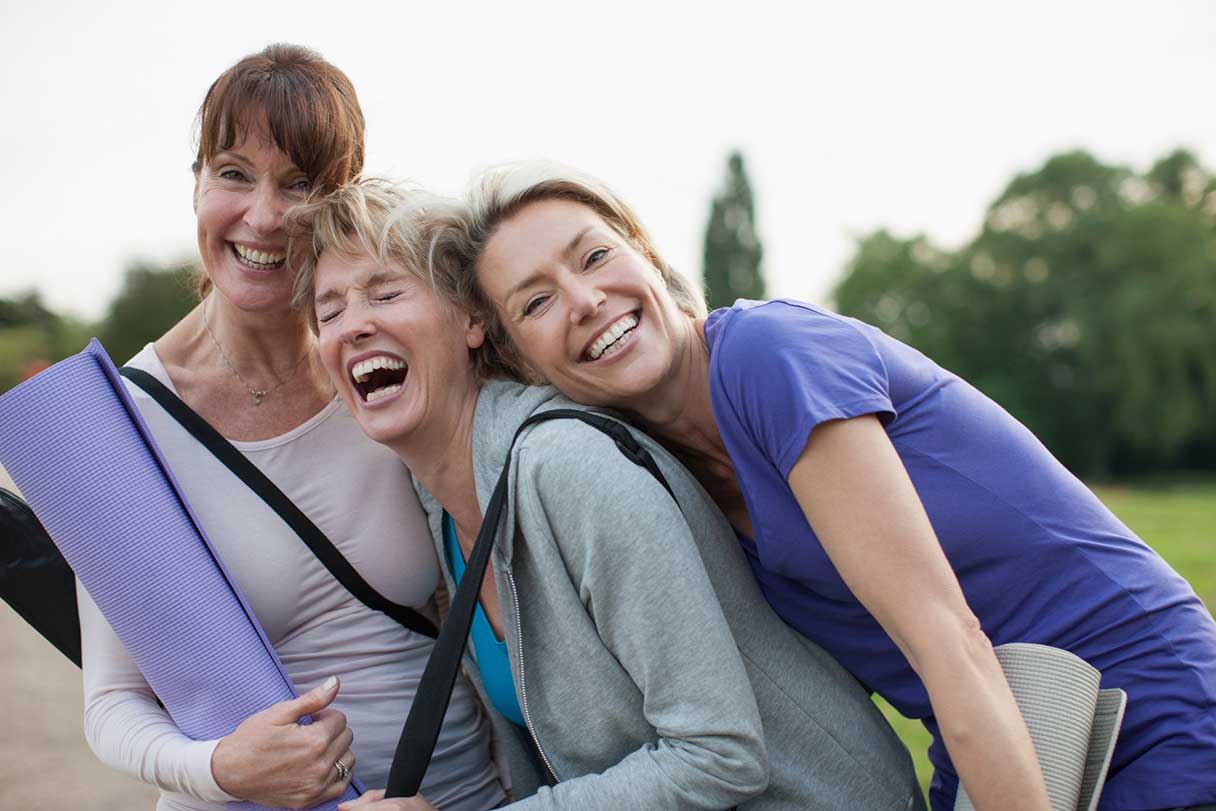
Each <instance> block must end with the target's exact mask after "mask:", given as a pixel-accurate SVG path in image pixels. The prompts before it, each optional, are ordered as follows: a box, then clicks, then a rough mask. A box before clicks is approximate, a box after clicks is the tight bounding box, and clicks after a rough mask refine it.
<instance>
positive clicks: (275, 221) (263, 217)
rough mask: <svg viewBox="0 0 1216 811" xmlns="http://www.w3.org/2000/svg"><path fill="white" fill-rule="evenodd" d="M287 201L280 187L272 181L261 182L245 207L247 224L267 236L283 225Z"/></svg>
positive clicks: (259, 233) (261, 234)
mask: <svg viewBox="0 0 1216 811" xmlns="http://www.w3.org/2000/svg"><path fill="white" fill-rule="evenodd" d="M286 210H287V205H286V201H285V200H284V199H283V195H282V194H281V193H280V192H279V189H278V188H277V187H275V186H274V185H273V184H270V183H259V184H258V185H257V187H255V188H254V190H253V197H252V199H250V201H249V206H248V208H246V209H245V224H246V225H248V226H249V227H250V228H252V229H253V231H254V233H255V234H258V235H259V236H267V235H269V234H273V233H274V232H276V231H278V230H279V229H280V228H281V227H282V226H283V213H284V212H285V211H286Z"/></svg>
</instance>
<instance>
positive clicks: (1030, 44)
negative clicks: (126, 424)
mask: <svg viewBox="0 0 1216 811" xmlns="http://www.w3.org/2000/svg"><path fill="white" fill-rule="evenodd" d="M0 9H2V10H0V105H2V109H3V110H4V113H3V117H4V122H5V126H4V127H3V128H2V130H0V156H2V157H3V160H0V182H2V183H3V187H4V190H5V194H4V195H3V196H2V197H0V228H3V229H4V233H5V236H6V239H5V243H6V246H7V250H6V252H5V255H4V257H3V259H2V260H0V391H4V390H7V389H8V388H9V387H11V386H13V385H15V384H17V383H18V382H19V381H20V380H22V379H23V378H25V377H28V376H29V375H31V374H34V373H36V372H37V371H38V370H39V369H41V368H44V367H45V366H46V365H47V364H50V363H53V362H54V361H56V360H58V359H60V358H62V357H64V356H65V355H67V354H71V353H74V352H76V351H78V350H79V349H80V348H81V347H82V346H83V345H84V344H85V342H86V341H87V340H88V338H89V337H91V336H94V335H96V336H98V337H100V338H101V340H102V342H103V343H104V345H105V346H106V347H107V349H109V351H110V353H111V354H112V355H113V356H114V357H115V358H116V359H117V360H119V361H122V360H125V359H126V358H127V357H129V356H130V355H132V354H134V352H135V351H137V350H138V349H139V348H140V347H141V346H142V345H143V344H144V343H145V342H147V341H149V340H152V339H153V338H155V337H157V336H158V335H159V334H160V333H161V332H163V331H164V329H165V328H167V327H168V326H169V325H170V324H172V323H173V322H175V321H176V320H177V319H178V318H179V317H180V316H181V314H183V313H184V312H185V311H186V310H187V309H189V308H190V307H191V306H192V305H193V298H192V294H191V293H190V288H189V285H188V283H187V282H186V279H187V278H188V276H189V269H190V267H191V266H192V264H193V262H194V261H195V254H196V248H195V245H194V220H193V212H192V210H191V193H192V188H193V176H192V175H191V173H190V170H189V166H190V163H191V161H192V160H193V156H194V144H193V134H194V133H193V128H192V123H193V117H194V113H195V111H196V109H197V107H198V104H199V103H200V102H201V101H202V97H203V94H204V93H205V91H206V89H207V87H208V86H209V84H210V83H211V81H212V80H213V79H214V78H215V77H216V76H217V75H218V74H219V73H220V72H221V71H222V70H224V69H225V68H226V67H228V66H229V65H230V64H232V63H233V62H235V61H236V60H237V59H239V58H240V57H242V56H244V55H245V54H247V53H250V52H253V51H257V50H259V49H261V48H262V47H264V46H265V45H266V44H268V43H269V42H274V41H288V42H296V43H300V44H305V45H308V46H310V47H312V48H314V49H316V50H318V51H319V52H321V54H322V55H324V56H325V57H326V58H328V59H330V60H331V61H332V62H334V63H335V64H336V65H338V66H339V67H340V68H342V69H343V70H344V71H345V72H346V73H347V74H348V75H349V76H350V78H351V80H352V81H353V83H354V85H355V87H356V88H357V90H358V92H359V96H360V100H361V102H362V104H363V108H364V112H365V114H366V117H367V123H368V160H367V173H369V174H375V175H382V176H387V177H391V178H395V179H408V180H411V181H414V182H416V183H419V184H422V185H424V186H427V187H430V188H432V189H434V190H436V191H440V192H445V193H452V194H455V193H459V192H460V191H461V190H462V189H463V188H464V186H465V185H466V183H467V182H468V181H469V180H470V179H471V178H472V177H473V176H475V174H476V173H477V172H478V171H479V170H480V169H483V168H485V167H487V166H490V165H493V164H495V163H498V162H502V161H507V160H516V159H520V158H532V157H547V158H552V159H556V160H560V161H563V162H567V163H570V164H573V165H576V166H579V167H580V168H583V169H585V170H587V171H590V172H592V173H593V174H596V175H598V176H600V177H602V178H603V179H605V180H607V181H608V182H609V183H610V184H611V185H612V186H614V187H615V188H616V189H617V190H618V191H619V192H620V193H621V194H622V195H623V196H624V197H625V198H626V199H628V200H630V201H631V202H632V203H633V204H634V205H635V206H636V208H637V209H638V211H639V212H640V214H641V216H642V218H643V220H644V221H645V222H646V223H647V224H648V225H649V227H650V229H651V232H652V235H653V236H654V238H655V240H656V242H657V244H658V245H659V246H660V248H661V250H662V251H663V253H664V255H665V258H666V259H667V260H668V261H669V262H671V263H672V264H673V265H675V266H676V267H677V268H678V269H680V270H682V271H683V272H684V273H685V274H686V275H688V276H689V277H690V278H695V279H697V280H699V281H700V282H701V283H702V284H703V286H704V287H705V288H706V290H707V295H708V296H709V298H710V301H711V304H712V305H717V306H720V305H722V304H726V303H730V302H731V301H733V300H734V298H736V297H740V296H743V297H750V298H762V297H763V298H771V297H778V296H789V297H794V298H800V299H804V300H809V301H812V302H816V303H820V304H824V305H827V306H829V307H832V308H834V309H836V310H838V311H840V312H843V313H846V314H848V315H853V316H856V317H858V318H861V319H863V320H866V321H869V322H871V323H873V324H876V325H878V326H880V327H882V328H883V329H884V330H886V331H888V332H889V333H890V334H892V335H894V336H895V337H897V338H899V339H901V340H904V341H906V342H908V343H910V344H912V345H913V346H916V347H917V348H919V349H921V350H922V351H924V352H925V353H926V354H928V355H929V356H931V357H932V358H934V359H935V360H937V361H938V362H939V363H941V364H942V365H943V366H945V367H947V368H949V369H951V370H952V371H955V372H957V373H959V374H960V375H962V376H963V377H965V378H966V379H968V380H970V381H971V382H972V383H973V384H975V385H976V386H978V387H979V388H980V389H982V390H983V391H984V392H986V393H987V394H988V395H990V396H991V397H993V398H994V399H996V400H997V401H998V402H1000V403H1001V404H1002V405H1004V406H1005V408H1007V409H1008V410H1009V411H1010V412H1012V413H1013V414H1014V415H1015V416H1016V417H1018V418H1019V419H1020V420H1022V421H1023V422H1025V423H1026V424H1027V425H1028V426H1029V427H1030V428H1031V429H1032V430H1034V431H1035V432H1036V433H1037V435H1038V436H1039V437H1040V438H1041V439H1042V440H1043V441H1044V443H1045V444H1047V446H1048V447H1049V448H1050V449H1051V450H1052V451H1053V452H1054V453H1055V454H1056V455H1057V456H1058V457H1059V458H1060V459H1061V460H1062V461H1063V462H1064V463H1065V464H1066V465H1068V466H1069V467H1070V468H1071V469H1072V470H1073V471H1074V472H1076V473H1077V474H1078V475H1080V476H1081V477H1082V478H1084V479H1085V480H1086V481H1087V482H1089V483H1091V485H1093V486H1094V488H1095V490H1097V492H1098V493H1099V495H1100V496H1101V497H1102V498H1103V499H1104V500H1105V501H1106V502H1107V503H1108V505H1110V506H1111V507H1112V509H1114V511H1115V512H1116V513H1117V514H1118V515H1119V516H1120V517H1121V518H1123V520H1124V521H1125V522H1127V523H1128V524H1129V525H1130V526H1132V528H1133V529H1135V530H1136V531H1137V532H1139V533H1140V535H1141V536H1142V537H1143V538H1145V540H1146V541H1148V542H1149V543H1150V544H1151V545H1153V546H1154V547H1155V548H1156V549H1158V551H1160V552H1161V553H1162V554H1163V555H1164V556H1165V557H1166V558H1167V559H1168V560H1169V561H1170V562H1171V563H1172V564H1173V565H1174V566H1175V567H1176V568H1177V569H1178V570H1179V571H1181V572H1182V573H1183V574H1184V575H1185V576H1186V577H1188V579H1190V580H1191V582H1192V583H1193V584H1194V585H1195V587H1196V590H1197V591H1198V592H1199V593H1200V595H1201V596H1202V597H1203V598H1204V599H1205V601H1206V602H1207V603H1208V605H1209V607H1210V606H1212V605H1214V604H1216V603H1214V601H1216V552H1214V550H1213V543H1212V540H1213V538H1212V529H1211V528H1212V527H1216V352H1214V351H1213V349H1214V348H1216V175H1214V174H1213V167H1216V106H1214V105H1212V104H1211V102H1210V99H1211V84H1212V80H1213V77H1214V76H1216V49H1214V48H1213V47H1212V44H1213V43H1214V42H1216V6H1213V5H1211V4H1210V3H1208V2H1204V1H1203V0H1193V1H1192V2H1186V1H1185V0H1180V1H1179V2H1172V3H1168V4H1156V5H1153V6H1152V7H1150V6H1147V5H1145V4H1142V3H1133V2H1123V1H1122V0H1119V1H1117V2H1112V1H1111V0H1107V1H1106V2H1092V1H1090V0H1079V1H1078V2H1073V3H1067V4H1062V3H1048V2H1042V0H1026V1H1025V2H1021V3H1018V4H1006V5H1003V6H1000V7H991V6H988V7H986V6H985V5H984V4H976V3H965V2H954V1H953V0H950V1H947V2H939V3H934V4H932V5H931V6H926V5H925V4H904V3H896V2H893V0H891V1H884V2H877V0H859V1H857V2H850V3H847V4H844V3H840V4H811V3H800V4H795V3H778V2H768V1H767V0H757V2H749V3H733V4H727V3H712V2H701V3H695V4H694V3H691V2H690V3H664V2H641V0H617V2H614V3H612V4H597V5H594V6H590V5H589V6H585V7H580V6H578V5H574V4H569V3H557V2H552V3H546V2H517V3H511V4H502V3H489V2H479V1H474V0H470V1H469V2H452V3H446V4H422V3H416V2H394V3H388V2H362V3H359V4H358V5H355V6H351V7H342V8H340V7H339V4H337V3H320V2H307V1H306V0H299V1H298V2H293V3H290V4H286V3H268V4H257V5H254V4H250V3H244V2H242V3H233V2H226V1H223V0H221V1H219V2H211V3H207V4H198V3H195V4H190V5H184V4H175V3H167V2H158V3H152V2H144V3H138V2H137V3H127V4H124V5H123V6H121V7H113V6H111V5H110V4H96V3H83V2H73V3H57V4H47V5H45V6H43V5H38V4H18V3H16V2H11V1H10V0H4V2H3V5H0ZM0 486H7V487H10V489H11V483H9V482H7V480H6V479H5V477H4V475H3V472H2V471H0ZM0 633H2V637H3V639H4V640H5V644H4V645H3V646H0V710H2V716H0V717H4V718H5V720H6V722H7V724H8V725H9V728H10V729H11V730H14V732H15V734H11V735H5V736H0V808H2V809H8V808H18V807H20V808H23V809H31V808H50V807H64V806H70V807H87V808H98V809H106V808H150V807H151V803H152V800H151V799H150V798H151V797H152V794H151V793H150V792H149V791H147V790H146V789H145V788H143V787H140V786H138V785H137V784H134V783H132V782H130V781H127V780H126V779H125V778H121V777H117V776H113V775H110V774H109V773H108V772H107V770H106V769H105V768H104V767H102V766H100V764H97V763H96V762H95V760H94V759H93V758H92V755H91V753H89V752H88V750H87V747H85V745H84V743H83V739H82V737H81V734H80V729H79V726H80V720H79V719H80V706H79V704H80V698H79V674H78V672H77V671H75V669H74V668H72V667H71V666H70V665H68V664H67V663H66V661H61V660H59V659H57V658H56V657H57V656H58V655H57V654H55V653H54V651H53V650H52V649H51V648H50V646H49V645H47V644H46V643H44V642H42V640H41V639H40V638H38V637H36V636H34V635H33V634H32V632H30V631H29V630H28V629H27V628H25V627H24V625H23V624H21V622H20V620H18V619H16V618H15V617H14V616H13V615H12V613H11V611H9V609H8V608H7V606H3V605H0ZM895 721H896V723H899V724H900V729H901V732H902V734H905V735H906V736H907V737H908V740H909V743H910V746H912V748H913V749H914V750H916V749H923V747H924V741H923V740H922V739H921V738H920V737H918V736H919V732H918V728H917V726H916V725H915V724H909V723H904V722H901V721H900V719H895ZM920 765H921V768H922V769H924V768H925V767H924V764H923V762H922V763H921V764H920ZM926 773H927V772H926Z"/></svg>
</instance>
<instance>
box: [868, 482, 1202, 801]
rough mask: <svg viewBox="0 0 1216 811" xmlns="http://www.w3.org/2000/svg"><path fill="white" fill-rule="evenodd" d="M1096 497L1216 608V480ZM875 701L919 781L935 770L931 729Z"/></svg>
mask: <svg viewBox="0 0 1216 811" xmlns="http://www.w3.org/2000/svg"><path fill="white" fill-rule="evenodd" d="M1094 491H1095V492H1096V493H1097V494H1098V497H1099V498H1101V499H1102V501H1103V502H1105V503H1106V506H1107V507H1110V509H1111V511H1112V512H1114V514H1115V515H1117V516H1119V518H1120V519H1122V520H1123V523H1125V524H1127V525H1128V526H1129V527H1131V528H1132V530H1133V531H1135V532H1136V534H1137V535H1139V536H1140V537H1141V538H1143V539H1144V541H1145V542H1146V543H1148V545H1149V546H1151V547H1153V549H1155V550H1157V553H1158V554H1159V555H1161V556H1162V557H1163V558H1165V559H1166V560H1167V561H1169V563H1170V565H1171V566H1173V567H1174V568H1175V569H1176V570H1177V571H1178V572H1179V573H1181V574H1182V576H1183V577H1185V578H1186V579H1187V580H1189V581H1190V582H1191V585H1192V586H1194V587H1195V591H1196V592H1197V593H1198V594H1199V596H1200V597H1202V598H1203V601H1204V602H1205V603H1206V604H1207V606H1208V608H1209V610H1210V609H1211V608H1212V607H1213V606H1216V548H1214V547H1213V540H1214V536H1216V480H1210V479H1209V480H1186V481H1172V482H1171V481H1164V482H1145V483H1138V484H1124V485H1111V486H1104V487H1095V488H1094ZM875 701H876V702H877V704H878V705H879V706H880V707H881V708H882V711H883V713H884V714H885V715H886V716H887V719H888V720H889V721H890V722H891V725H892V726H893V727H895V731H896V732H898V733H899V736H900V737H901V738H902V739H903V741H904V743H905V744H907V746H908V748H909V749H910V750H911V751H912V759H913V760H914V761H915V762H916V773H917V775H918V776H919V777H920V781H921V785H922V786H924V787H925V788H926V789H927V788H928V786H929V777H930V775H931V774H932V769H931V768H930V766H929V760H928V758H927V757H926V756H925V751H926V750H927V749H928V748H929V733H927V732H926V731H925V728H924V727H923V726H921V724H920V722H919V721H911V720H909V719H907V718H903V717H902V716H900V715H899V713H897V712H896V711H895V710H894V709H893V708H892V707H890V706H889V705H888V704H887V703H886V702H884V701H883V700H882V699H880V698H876V699H875Z"/></svg>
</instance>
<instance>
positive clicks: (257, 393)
mask: <svg viewBox="0 0 1216 811" xmlns="http://www.w3.org/2000/svg"><path fill="white" fill-rule="evenodd" d="M208 303H209V302H208ZM203 326H204V327H206V328H207V334H208V335H210V336H211V342H212V343H213V344H215V348H216V349H218V350H219V353H220V357H221V358H223V360H224V365H225V366H227V367H228V371H229V372H232V375H233V377H235V378H236V379H237V380H239V381H241V385H242V386H244V387H245V391H247V392H249V397H250V398H251V399H252V400H253V404H254V406H255V407H256V406H260V405H261V404H262V400H264V399H265V398H266V395H267V394H272V393H273V392H275V391H277V390H278V389H279V387H280V386H282V385H283V384H284V383H286V382H287V381H288V380H290V379H291V376H292V375H293V374H295V371H296V369H299V368H300V364H302V363H303V362H304V359H305V358H307V357H308V356H309V355H311V354H312V348H311V347H309V348H308V349H307V350H305V352H304V354H303V355H301V356H300V359H299V360H298V361H296V363H295V365H294V366H292V367H291V370H290V371H289V372H288V373H287V377H285V378H283V379H282V380H280V381H279V382H278V383H275V384H274V385H273V386H271V387H270V388H268V389H255V388H254V387H253V386H251V385H249V381H248V380H246V379H245V378H243V377H241V373H240V372H238V371H237V370H236V367H235V366H233V365H232V361H230V360H228V355H227V354H225V352H224V347H222V346H220V341H219V338H216V337H215V333H214V332H212V331H211V322H210V321H209V320H208V319H207V303H204V304H203Z"/></svg>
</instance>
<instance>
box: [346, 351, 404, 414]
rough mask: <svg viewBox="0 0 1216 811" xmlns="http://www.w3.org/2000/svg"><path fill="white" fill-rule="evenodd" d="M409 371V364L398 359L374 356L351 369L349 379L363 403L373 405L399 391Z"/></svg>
mask: <svg viewBox="0 0 1216 811" xmlns="http://www.w3.org/2000/svg"><path fill="white" fill-rule="evenodd" d="M409 371H410V367H409V364H407V363H406V362H405V361H403V360H401V359H400V358H394V357H392V356H390V355H376V356H375V357H371V358H367V359H365V360H361V361H359V362H358V363H356V364H355V365H354V366H353V367H351V370H350V377H351V380H352V381H353V382H354V384H355V391H357V392H359V396H360V397H361V398H363V402H365V403H374V402H376V401H377V400H383V399H384V398H385V397H389V396H391V395H394V394H396V393H397V392H399V391H401V386H402V385H403V384H404V383H405V378H406V376H407V375H408V374H409Z"/></svg>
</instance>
